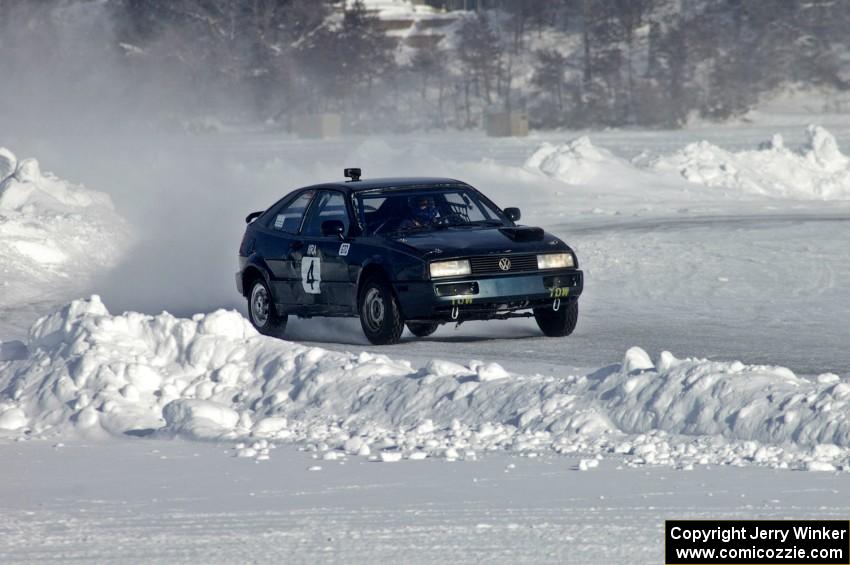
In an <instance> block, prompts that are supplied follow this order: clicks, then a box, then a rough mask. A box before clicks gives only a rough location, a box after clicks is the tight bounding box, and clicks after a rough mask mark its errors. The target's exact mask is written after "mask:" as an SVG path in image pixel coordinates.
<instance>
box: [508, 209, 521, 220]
mask: <svg viewBox="0 0 850 565" xmlns="http://www.w3.org/2000/svg"><path fill="white" fill-rule="evenodd" d="M504 212H505V216H507V217H508V219H509V220H510V221H512V222H517V221H519V219H520V218H521V217H522V212H520V211H519V208H505V210H504Z"/></svg>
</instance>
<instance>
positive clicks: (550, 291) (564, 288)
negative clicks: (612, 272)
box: [395, 269, 584, 321]
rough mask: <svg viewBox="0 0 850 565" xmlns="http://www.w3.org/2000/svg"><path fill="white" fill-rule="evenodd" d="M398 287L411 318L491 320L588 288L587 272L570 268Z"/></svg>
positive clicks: (572, 296) (570, 297) (571, 296)
mask: <svg viewBox="0 0 850 565" xmlns="http://www.w3.org/2000/svg"><path fill="white" fill-rule="evenodd" d="M395 287H396V288H395V289H396V295H397V296H398V299H399V303H400V305H401V310H402V313H403V315H404V317H405V319H406V320H409V321H416V320H422V321H426V320H428V321H455V320H457V321H463V320H488V319H493V318H501V317H507V315H510V314H511V313H513V312H517V311H519V310H528V309H531V308H538V307H541V306H548V305H554V304H555V301H556V300H561V301H565V300H575V299H577V298H578V297H579V296H580V295H581V293H582V290H583V289H584V273H583V272H582V271H580V270H578V269H565V270H554V271H539V272H535V273H529V274H522V275H520V274H517V275H501V276H488V277H477V278H475V277H466V278H460V279H448V280H436V281H424V282H421V283H420V282H417V283H397V284H396V285H395Z"/></svg>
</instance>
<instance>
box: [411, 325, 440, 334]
mask: <svg viewBox="0 0 850 565" xmlns="http://www.w3.org/2000/svg"><path fill="white" fill-rule="evenodd" d="M438 327H440V324H438V323H437V322H407V329H409V330H410V333H412V334H413V335H415V336H416V337H428V336H429V335H431V334H432V333H434V332H435V331H437V328H438Z"/></svg>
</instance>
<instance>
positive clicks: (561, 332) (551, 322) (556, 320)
mask: <svg viewBox="0 0 850 565" xmlns="http://www.w3.org/2000/svg"><path fill="white" fill-rule="evenodd" d="M534 319H535V320H537V325H538V326H539V327H540V330H541V331H542V332H543V333H544V334H545V335H547V336H548V337H565V336H568V335H570V334H571V333H573V330H575V329H576V323H577V322H578V300H569V301H566V302H562V303H561V307H560V308H558V309H557V310H552V307H551V306H544V307H542V308H535V309H534Z"/></svg>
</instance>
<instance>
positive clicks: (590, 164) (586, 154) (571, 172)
mask: <svg viewBox="0 0 850 565" xmlns="http://www.w3.org/2000/svg"><path fill="white" fill-rule="evenodd" d="M524 168H525V169H526V170H529V171H534V172H539V173H542V174H544V175H546V176H548V177H551V178H553V179H555V180H558V181H561V182H563V183H564V184H570V185H578V184H588V183H591V182H593V181H594V180H595V179H597V178H599V177H600V176H603V175H605V176H608V175H610V174H611V173H612V172H617V171H619V172H622V173H628V172H630V171H633V170H634V167H632V166H631V165H630V164H629V163H628V162H627V161H625V160H623V159H621V158H619V157H616V156H615V155H614V154H613V153H611V152H610V151H608V150H607V149H603V148H601V147H596V146H595V145H593V143H591V141H590V138H589V137H587V136H583V137H579V138H578V139H574V140H572V141H570V142H567V143H560V144H557V145H555V144H552V143H549V142H544V143H543V144H542V145H540V147H538V148H537V150H536V151H535V152H534V153H533V154H532V155H531V157H529V158H528V159H527V160H526V161H525V164H524Z"/></svg>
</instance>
